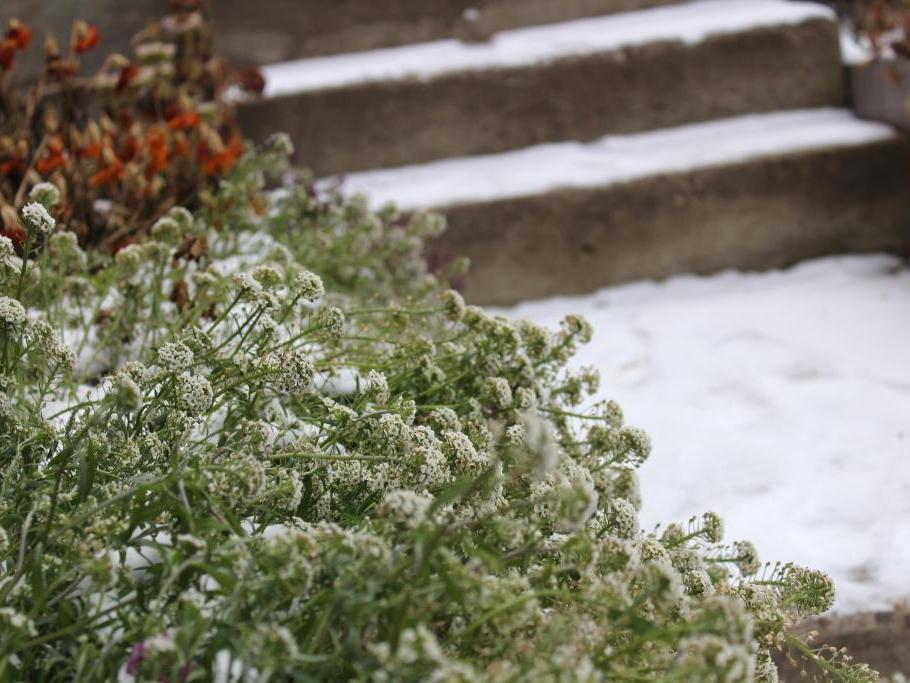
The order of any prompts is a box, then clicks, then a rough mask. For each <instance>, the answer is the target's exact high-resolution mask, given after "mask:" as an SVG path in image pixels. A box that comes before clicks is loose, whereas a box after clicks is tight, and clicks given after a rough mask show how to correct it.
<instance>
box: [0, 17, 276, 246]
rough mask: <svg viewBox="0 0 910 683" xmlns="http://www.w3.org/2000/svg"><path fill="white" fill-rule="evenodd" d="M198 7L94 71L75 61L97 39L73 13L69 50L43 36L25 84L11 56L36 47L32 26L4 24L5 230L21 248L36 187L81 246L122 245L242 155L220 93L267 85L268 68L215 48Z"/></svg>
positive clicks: (197, 194)
mask: <svg viewBox="0 0 910 683" xmlns="http://www.w3.org/2000/svg"><path fill="white" fill-rule="evenodd" d="M201 4H202V3H201V2H192V3H186V2H184V3H172V5H173V6H174V7H175V11H174V12H173V13H172V14H170V15H167V16H165V17H163V18H162V19H161V20H160V21H158V22H157V23H155V24H153V25H150V26H149V27H147V28H146V29H144V30H143V31H142V32H141V33H140V34H138V35H137V36H136V37H135V38H134V40H133V45H134V53H133V55H132V56H130V57H126V56H123V55H119V54H111V55H109V56H108V57H107V59H106V60H105V62H104V64H103V66H102V67H101V68H100V70H99V71H98V72H97V73H95V74H93V75H90V76H88V75H83V74H82V73H81V70H80V58H81V57H82V56H83V55H84V54H85V53H87V52H89V51H92V50H96V49H98V46H99V44H100V43H101V36H100V34H99V31H98V29H97V28H96V27H95V26H93V25H91V24H87V23H86V22H84V21H77V22H75V24H74V25H73V28H72V32H71V34H70V36H69V40H68V42H67V43H66V44H65V45H64V46H63V47H61V46H60V44H59V43H58V42H57V41H56V40H55V39H54V38H53V37H48V38H47V40H46V41H45V43H44V55H45V61H44V67H43V69H42V70H41V73H40V75H39V76H38V78H37V82H35V83H34V84H33V85H31V86H30V87H29V88H27V89H23V88H22V87H21V84H20V85H17V83H16V70H15V63H16V59H17V57H18V56H19V55H20V54H21V53H22V52H24V51H26V50H35V49H40V47H39V46H36V45H34V44H33V41H32V32H31V30H30V28H29V27H28V26H26V25H25V24H24V23H22V22H21V21H18V20H17V19H10V20H9V21H8V23H7V24H6V29H5V33H3V34H2V35H3V39H2V40H0V234H2V235H4V236H6V237H8V238H9V239H11V240H12V241H13V243H14V245H15V246H16V247H17V248H18V249H19V250H20V251H21V250H22V249H23V248H24V242H25V241H26V230H27V229H28V228H29V227H30V226H31V225H32V223H31V222H29V214H28V213H27V212H23V211H22V208H23V206H24V204H25V203H26V202H27V197H28V194H29V191H30V190H31V191H32V193H33V194H34V193H35V192H40V194H42V198H39V199H37V201H38V203H40V204H41V205H42V206H44V207H45V209H46V210H47V211H48V212H50V214H51V215H52V216H54V217H56V218H57V219H58V220H60V221H61V222H64V223H66V225H67V226H68V228H69V230H71V231H73V232H75V233H76V234H77V235H78V236H79V239H80V242H81V243H82V244H83V246H84V245H87V244H88V245H103V246H104V247H106V248H108V249H114V250H115V249H118V248H120V247H122V246H124V245H126V244H128V243H129V242H130V241H132V240H133V239H134V238H135V236H136V235H139V234H142V233H144V232H145V231H146V230H147V229H148V228H149V226H150V225H151V224H152V223H153V222H154V221H155V220H157V219H158V218H159V217H160V216H162V215H163V214H164V213H166V212H167V210H168V209H170V208H171V207H172V206H174V205H175V203H176V204H182V205H186V206H190V207H196V206H199V205H201V204H203V203H204V202H205V199H206V197H207V193H208V192H209V191H210V190H211V189H212V188H214V187H216V186H217V182H218V180H219V179H220V178H221V177H223V176H224V175H225V174H226V173H227V172H228V171H230V170H231V168H233V166H234V165H235V164H236V163H237V160H238V159H239V157H240V155H241V154H242V152H243V142H242V139H241V137H240V135H239V133H238V131H237V127H236V124H235V121H234V116H233V111H232V109H231V107H230V106H228V105H227V104H226V102H225V98H224V92H225V89H226V88H227V87H229V86H231V85H237V86H240V87H246V88H250V89H254V90H255V89H257V88H261V85H262V83H261V77H259V76H257V75H256V74H255V73H254V72H251V71H231V70H229V69H227V67H226V66H225V65H224V64H223V63H222V62H221V61H219V60H218V59H217V58H215V57H214V56H213V53H212V47H211V42H212V41H211V32H210V29H209V26H208V24H207V23H206V21H205V20H204V18H203V15H202V13H201V11H200V9H199V6H200V5H201ZM35 188H44V189H42V190H40V191H38V190H36V189H35ZM51 191H52V192H53V196H52V197H51V195H48V192H51ZM38 218H43V217H38ZM22 219H24V220H22ZM23 223H25V224H23ZM45 226H46V222H41V223H38V224H35V229H38V230H41V229H43V228H44V227H45Z"/></svg>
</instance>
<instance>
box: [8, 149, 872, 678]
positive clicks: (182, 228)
mask: <svg viewBox="0 0 910 683" xmlns="http://www.w3.org/2000/svg"><path fill="white" fill-rule="evenodd" d="M287 152H288V144H287V140H286V138H284V137H276V138H274V139H273V140H271V141H270V142H269V143H268V145H266V147H265V148H264V149H263V150H261V151H260V152H259V153H258V154H256V155H249V156H246V157H244V158H243V159H241V160H240V161H239V163H238V165H237V167H236V168H235V169H234V170H233V172H232V173H230V174H229V175H228V176H227V177H226V178H225V179H224V181H223V182H222V183H221V186H220V188H219V190H218V192H217V194H215V195H214V196H213V199H212V202H211V203H210V204H209V207H210V208H209V210H208V211H207V212H203V213H200V214H197V215H196V216H193V215H191V214H190V213H189V212H187V211H186V210H184V209H179V208H175V209H171V210H170V211H169V212H167V213H166V214H165V215H164V216H162V217H161V218H160V219H159V220H158V221H157V223H156V224H155V225H154V227H152V229H151V231H150V237H149V239H147V240H145V241H142V242H137V243H136V244H133V245H131V246H129V247H127V248H125V249H122V250H120V251H119V252H118V253H117V254H116V256H115V257H111V256H109V255H107V254H105V253H104V252H99V251H95V252H92V253H89V254H85V253H83V252H82V250H81V249H80V247H79V245H78V244H76V243H75V241H73V240H72V239H70V235H69V233H66V232H61V231H60V230H57V231H55V232H52V233H50V234H48V232H49V230H48V229H47V225H48V223H47V221H46V219H45V218H44V215H45V214H44V213H43V212H42V211H41V210H40V209H39V208H37V207H42V206H45V204H43V203H42V202H46V203H50V202H51V199H50V198H49V197H50V196H51V195H53V192H52V191H50V190H48V189H47V188H36V189H35V192H34V198H33V201H34V202H35V205H29V206H31V207H32V208H23V209H22V210H21V212H20V214H19V217H21V219H22V220H23V222H24V224H26V225H28V226H34V228H35V230H36V232H37V233H39V234H40V240H41V241H42V245H43V248H41V249H40V250H38V251H37V252H36V253H35V256H34V258H28V259H23V258H21V257H20V256H17V255H16V253H15V250H14V248H13V245H12V244H11V243H10V242H9V241H8V240H7V239H6V238H2V239H0V291H2V292H3V296H2V298H0V622H2V624H0V680H11V681H12V680H23V679H28V680H44V681H99V680H112V679H116V680H119V681H170V682H177V681H207V680H215V681H234V682H236V681H246V682H253V681H257V682H258V681H267V680H300V681H315V680H363V681H380V682H381V681H439V682H442V681H447V682H448V681H465V682H469V681H470V682H474V681H502V682H505V681H509V682H511V681H554V682H555V681H560V682H561V681H567V682H568V681H579V682H581V681H584V682H591V681H649V680H653V681H656V680H679V681H731V682H736V681H742V682H745V681H753V680H758V681H774V680H776V669H775V666H774V664H773V662H772V660H771V656H770V653H771V652H772V651H773V650H774V649H775V648H776V647H778V646H779V645H781V644H782V643H788V644H790V645H791V646H793V645H794V644H797V645H799V646H801V647H803V648H805V650H806V652H810V649H809V648H808V646H805V645H803V644H802V643H800V642H799V641H797V640H796V639H795V638H794V637H793V636H791V635H789V634H788V633H787V628H788V626H789V625H791V624H792V623H794V621H795V620H798V619H801V618H802V617H804V616H806V615H810V614H817V613H819V612H823V611H825V610H826V609H827V608H828V607H829V606H830V605H831V602H832V599H833V589H832V586H831V582H830V580H829V579H828V578H827V577H826V576H825V575H824V574H822V573H820V572H816V571H812V570H807V569H803V568H799V567H795V566H791V565H779V564H778V565H762V564H761V563H760V562H759V560H758V557H757V553H756V550H755V548H754V547H753V546H752V545H751V544H749V543H746V542H734V543H729V544H727V543H725V542H724V540H723V524H722V522H721V520H720V519H719V518H718V517H717V516H716V515H714V514H711V513H708V514H706V515H704V516H703V517H700V518H697V519H692V520H690V521H689V522H688V523H687V524H684V525H679V524H670V525H668V526H667V527H666V528H664V529H662V530H657V531H652V532H647V531H644V530H642V529H641V527H640V526H639V523H638V514H637V511H638V509H639V507H640V505H641V497H640V493H639V489H638V486H637V480H636V475H635V469H636V468H637V467H638V466H639V465H640V464H641V463H642V462H643V461H644V460H645V459H646V458H647V457H648V455H649V453H650V449H651V444H650V441H649V440H648V438H647V436H646V435H645V434H643V433H642V432H641V431H639V430H637V429H634V428H631V427H629V426H627V425H625V424H624V421H623V416H622V412H621V410H620V409H619V407H618V406H617V405H616V404H615V403H612V402H606V403H602V404H599V405H595V406H593V407H591V408H583V407H581V406H584V405H585V404H584V401H585V398H586V396H588V395H589V394H590V393H591V392H593V391H594V390H595V389H596V387H597V377H596V373H595V372H594V371H593V370H590V369H584V368H583V369H580V370H569V369H568V362H569V360H570V359H571V358H572V356H573V354H574V353H575V351H576V350H577V348H578V347H579V346H580V345H582V344H584V343H586V342H587V341H588V340H589V339H590V338H591V329H590V327H589V326H588V324H587V323H586V322H585V321H584V320H583V319H581V318H578V317H576V316H569V317H567V318H566V319H565V320H564V322H563V324H562V325H561V326H560V327H559V328H558V329H555V330H550V329H544V328H542V327H539V326H537V325H534V324H531V323H528V322H513V321H508V320H505V319H502V318H499V317H494V316H491V315H489V314H488V313H486V312H485V311H483V310H481V309H479V308H476V307H473V306H467V305H465V302H464V301H463V300H462V298H461V296H460V295H459V294H458V293H457V292H454V291H451V290H447V289H446V287H445V286H444V285H443V284H442V283H443V282H444V281H445V276H446V275H451V273H450V274H442V275H440V276H434V275H431V274H429V273H428V272H427V269H426V265H425V262H424V261H423V260H422V259H421V252H422V249H423V243H424V240H425V239H426V238H428V237H431V236H434V235H436V234H438V231H439V230H440V229H441V222H440V220H439V219H438V218H436V217H432V216H419V215H418V216H414V217H412V218H408V219H405V218H403V217H401V216H399V215H398V214H397V213H396V212H395V211H394V210H393V209H391V208H388V209H386V210H383V211H381V212H380V213H378V214H374V213H370V212H369V211H367V210H366V208H365V202H363V201H361V200H353V201H346V200H342V199H341V198H340V197H339V196H338V195H337V194H336V193H334V192H332V191H331V190H330V189H325V188H323V189H314V187H313V185H312V184H311V183H308V182H306V181H305V179H300V178H295V177H294V176H292V175H286V176H285V177H286V178H287V179H288V180H287V183H288V184H287V186H286V187H285V188H284V189H283V191H282V192H280V193H277V194H276V195H275V196H274V198H273V200H272V201H271V203H270V206H269V207H268V210H267V211H265V212H263V211H262V210H261V207H259V206H256V205H255V204H251V203H250V202H249V199H248V198H249V197H250V196H251V193H250V188H251V187H261V185H262V182H263V180H262V175H263V173H268V172H272V171H274V170H276V169H275V167H276V166H278V167H280V166H281V164H282V160H283V158H284V155H286V153H287ZM277 170H282V169H281V168H278V169H277ZM224 225H227V226H230V228H231V230H223V229H222V230H218V229H216V226H224ZM36 239H38V238H37V237H36ZM809 541H810V539H807V542H809ZM810 654H811V652H810ZM813 656H815V657H816V658H817V659H818V660H819V662H820V663H821V665H822V666H823V667H824V668H825V670H826V671H828V672H834V673H836V675H838V676H842V677H843V680H853V681H862V680H873V679H874V678H875V675H874V673H873V672H871V671H869V670H868V669H867V668H866V667H863V666H858V665H854V664H852V663H850V662H844V661H835V660H831V659H825V658H822V657H821V656H820V655H813Z"/></svg>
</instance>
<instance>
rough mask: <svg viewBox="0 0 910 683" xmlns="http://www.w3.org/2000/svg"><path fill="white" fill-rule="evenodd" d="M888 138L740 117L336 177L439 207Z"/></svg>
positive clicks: (805, 113)
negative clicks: (587, 141)
mask: <svg viewBox="0 0 910 683" xmlns="http://www.w3.org/2000/svg"><path fill="white" fill-rule="evenodd" d="M894 135H895V133H894V131H893V129H892V128H890V127H889V126H886V125H884V124H880V123H874V122H870V121H860V120H859V119H857V118H856V117H855V116H854V115H853V114H852V113H851V112H849V111H848V110H846V109H826V108H819V109H804V110H793V111H785V112H774V113H770V114H750V115H747V116H738V117H734V118H729V119H721V120H717V121H710V122H707V123H698V124H690V125H686V126H680V127H677V128H667V129H663V130H657V131H649V132H646V133H637V134H634V135H608V136H606V137H603V138H601V139H599V140H596V141H594V142H590V143H580V142H560V143H551V144H544V145H537V146H534V147H528V148H525V149H521V150H516V151H511V152H505V153H502V154H494V155H487V156H475V157H465V158H460V159H446V160H442V161H435V162H431V163H427V164H421V165H414V166H404V167H399V168H392V169H380V170H375V171H366V172H362V173H352V174H350V175H347V176H345V182H344V190H345V191H346V192H348V193H352V194H353V193H364V194H366V195H368V196H369V199H370V203H371V205H373V206H374V207H378V206H380V205H382V204H385V203H386V202H394V203H396V204H397V205H398V206H399V208H402V209H404V210H414V209H423V208H440V207H445V206H452V205H456V204H460V203H466V202H472V203H473V202H482V201H493V200H501V199H509V198H514V197H522V196H528V195H533V194H537V193H543V192H547V191H550V190H554V189H558V188H587V187H600V186H604V185H609V184H612V183H621V182H628V181H631V180H636V179H639V178H643V177H647V176H650V175H656V174H663V173H678V172H682V171H688V170H692V169H695V168H702V167H705V166H712V165H719V164H728V163H734V162H740V161H745V160H748V159H755V158H761V157H766V156H774V155H778V154H786V153H795V152H802V151H809V150H813V149H823V148H827V147H831V146H835V147H836V146H847V145H862V144H867V143H870V142H875V141H878V140H885V139H889V138H891V137H893V136H894Z"/></svg>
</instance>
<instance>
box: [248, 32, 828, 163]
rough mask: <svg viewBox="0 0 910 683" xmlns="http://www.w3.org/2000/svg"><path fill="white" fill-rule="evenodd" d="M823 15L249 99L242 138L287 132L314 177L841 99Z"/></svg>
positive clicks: (259, 137) (590, 137)
mask: <svg viewBox="0 0 910 683" xmlns="http://www.w3.org/2000/svg"><path fill="white" fill-rule="evenodd" d="M843 100H844V93H843V83H842V76H841V72H840V68H839V57H838V40H837V32H836V27H835V25H834V24H833V23H831V22H828V21H825V20H811V21H807V22H804V23H802V24H799V25H796V26H786V27H775V28H763V29H758V30H753V31H749V32H744V33H737V34H729V35H720V36H715V37H713V38H709V39H707V40H705V41H704V42H702V43H698V44H696V45H684V44H681V43H676V42H666V43H654V44H649V45H643V46H638V47H631V48H626V49H623V50H618V51H614V52H609V53H600V54H594V55H586V56H579V57H577V58H573V59H564V60H559V61H556V62H552V63H550V64H545V65H534V66H529V67H523V68H514V69H498V70H488V71H473V72H461V73H457V74H448V75H444V76H440V77H438V78H435V79H432V80H431V81H429V82H419V81H415V80H410V81H396V82H377V83H370V84H359V85H356V86H350V87H344V88H339V89H332V90H321V91H312V92H305V93H300V94H297V95H290V96H285V97H277V98H274V99H270V100H261V101H258V102H251V103H248V104H246V105H245V106H244V107H243V108H242V110H241V121H242V124H243V125H244V128H245V130H246V131H247V134H249V135H251V136H253V137H254V138H255V139H263V138H265V137H266V136H267V135H268V134H269V133H271V132H272V131H273V130H276V129H278V130H285V131H287V132H288V133H290V134H291V136H292V137H293V138H294V140H295V142H296V143H297V148H298V149H299V150H300V152H301V159H300V160H301V162H302V163H304V164H306V165H307V166H309V167H311V168H312V169H313V170H314V171H315V172H316V173H317V174H319V175H327V174H332V173H340V172H343V171H357V170H363V169H370V168H382V167H390V166H399V165H405V164H411V163H421V162H425V161H429V160H433V159H441V158H448V157H458V156H469V155H476V154H489V153H497V152H501V151H505V150H509V149H515V148H519V147H526V146H530V145H534V144H538V143H543V142H551V141H562V140H591V139H594V138H597V137H600V136H602V135H604V134H606V133H629V132H637V131H642V130H650V129H655V128H664V127H670V126H676V125H681V124H684V123H690V122H696V121H704V120H708V119H713V118H721V117H728V116H735V115H738V114H744V113H749V112H767V111H773V110H779V109H790V108H807V107H816V106H839V105H841V104H842V103H843Z"/></svg>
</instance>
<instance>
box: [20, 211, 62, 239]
mask: <svg viewBox="0 0 910 683" xmlns="http://www.w3.org/2000/svg"><path fill="white" fill-rule="evenodd" d="M21 213H22V220H23V221H25V225H26V227H28V229H29V230H30V231H31V232H34V233H35V234H36V235H38V236H39V237H48V236H49V235H50V234H51V233H52V232H54V228H55V227H57V221H55V220H54V217H53V216H51V215H50V214H49V213H48V212H47V209H45V208H44V206H43V205H42V204H39V203H38V202H31V203H29V204H26V205H25V206H23V207H22V212H21Z"/></svg>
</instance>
